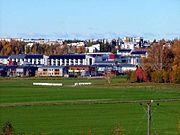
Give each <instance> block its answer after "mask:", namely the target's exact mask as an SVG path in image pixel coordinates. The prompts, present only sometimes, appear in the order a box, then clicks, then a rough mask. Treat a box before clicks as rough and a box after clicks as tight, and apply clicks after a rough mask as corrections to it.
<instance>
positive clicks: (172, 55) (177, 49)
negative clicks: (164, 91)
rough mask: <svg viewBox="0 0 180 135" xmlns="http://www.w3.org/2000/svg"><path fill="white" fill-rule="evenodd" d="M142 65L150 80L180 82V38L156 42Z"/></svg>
mask: <svg viewBox="0 0 180 135" xmlns="http://www.w3.org/2000/svg"><path fill="white" fill-rule="evenodd" d="M141 65H142V67H143V69H144V71H145V73H146V75H147V76H148V77H147V78H148V80H149V81H153V82H158V83H168V82H171V83H180V68H179V67H180V40H178V39H176V40H174V41H172V42H170V41H165V40H161V41H160V42H158V43H154V44H153V45H152V46H151V47H150V48H149V50H148V57H147V58H143V59H142V64H141Z"/></svg>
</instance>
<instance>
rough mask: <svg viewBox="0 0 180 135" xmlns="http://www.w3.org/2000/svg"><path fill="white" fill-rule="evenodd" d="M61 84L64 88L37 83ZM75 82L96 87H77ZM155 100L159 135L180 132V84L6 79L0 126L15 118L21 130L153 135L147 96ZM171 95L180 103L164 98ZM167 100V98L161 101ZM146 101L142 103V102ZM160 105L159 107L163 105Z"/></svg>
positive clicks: (0, 86) (0, 90)
mask: <svg viewBox="0 0 180 135" xmlns="http://www.w3.org/2000/svg"><path fill="white" fill-rule="evenodd" d="M33 82H57V83H58V82H59V83H63V84H65V86H63V87H51V86H48V87H47V86H33V85H32V83H33ZM75 82H92V85H91V86H79V87H73V86H72V84H74V83H75ZM151 99H153V100H155V101H158V102H154V103H153V104H152V128H151V130H152V133H153V135H179V134H180V129H179V126H180V85H178V84H155V83H141V84H139V83H127V82H126V78H116V79H112V82H111V84H108V83H107V81H106V80H104V79H86V78H84V79H77V78H76V79H59V78H18V79H8V78H0V125H1V127H2V125H3V124H4V123H5V122H7V121H10V122H11V123H12V124H13V127H14V131H15V133H16V134H27V135H37V134H43V135H88V134H92V135H112V134H113V132H115V131H116V132H118V131H119V130H122V132H123V134H125V135H144V134H147V133H146V132H147V110H146V109H147V107H146V101H147V100H151ZM169 99H177V101H171V102H164V101H166V100H169ZM159 100H162V101H163V102H160V101H159ZM140 103H142V105H140ZM157 103H159V106H158V105H157Z"/></svg>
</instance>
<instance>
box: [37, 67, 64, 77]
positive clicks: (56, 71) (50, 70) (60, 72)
mask: <svg viewBox="0 0 180 135" xmlns="http://www.w3.org/2000/svg"><path fill="white" fill-rule="evenodd" d="M66 72H67V71H66V69H65V67H64V66H42V67H38V70H37V74H36V75H37V76H58V77H60V76H64V74H67V73H66Z"/></svg>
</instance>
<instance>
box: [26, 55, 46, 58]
mask: <svg viewBox="0 0 180 135" xmlns="http://www.w3.org/2000/svg"><path fill="white" fill-rule="evenodd" d="M25 58H26V59H42V58H43V55H41V54H27V55H26V56H25Z"/></svg>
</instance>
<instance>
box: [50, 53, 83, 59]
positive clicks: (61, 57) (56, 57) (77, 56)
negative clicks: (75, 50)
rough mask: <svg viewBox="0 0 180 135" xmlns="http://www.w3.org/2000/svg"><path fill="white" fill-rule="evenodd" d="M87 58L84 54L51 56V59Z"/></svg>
mask: <svg viewBox="0 0 180 135" xmlns="http://www.w3.org/2000/svg"><path fill="white" fill-rule="evenodd" d="M85 58H86V56H85V55H82V54H70V55H50V56H49V59H85Z"/></svg>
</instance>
